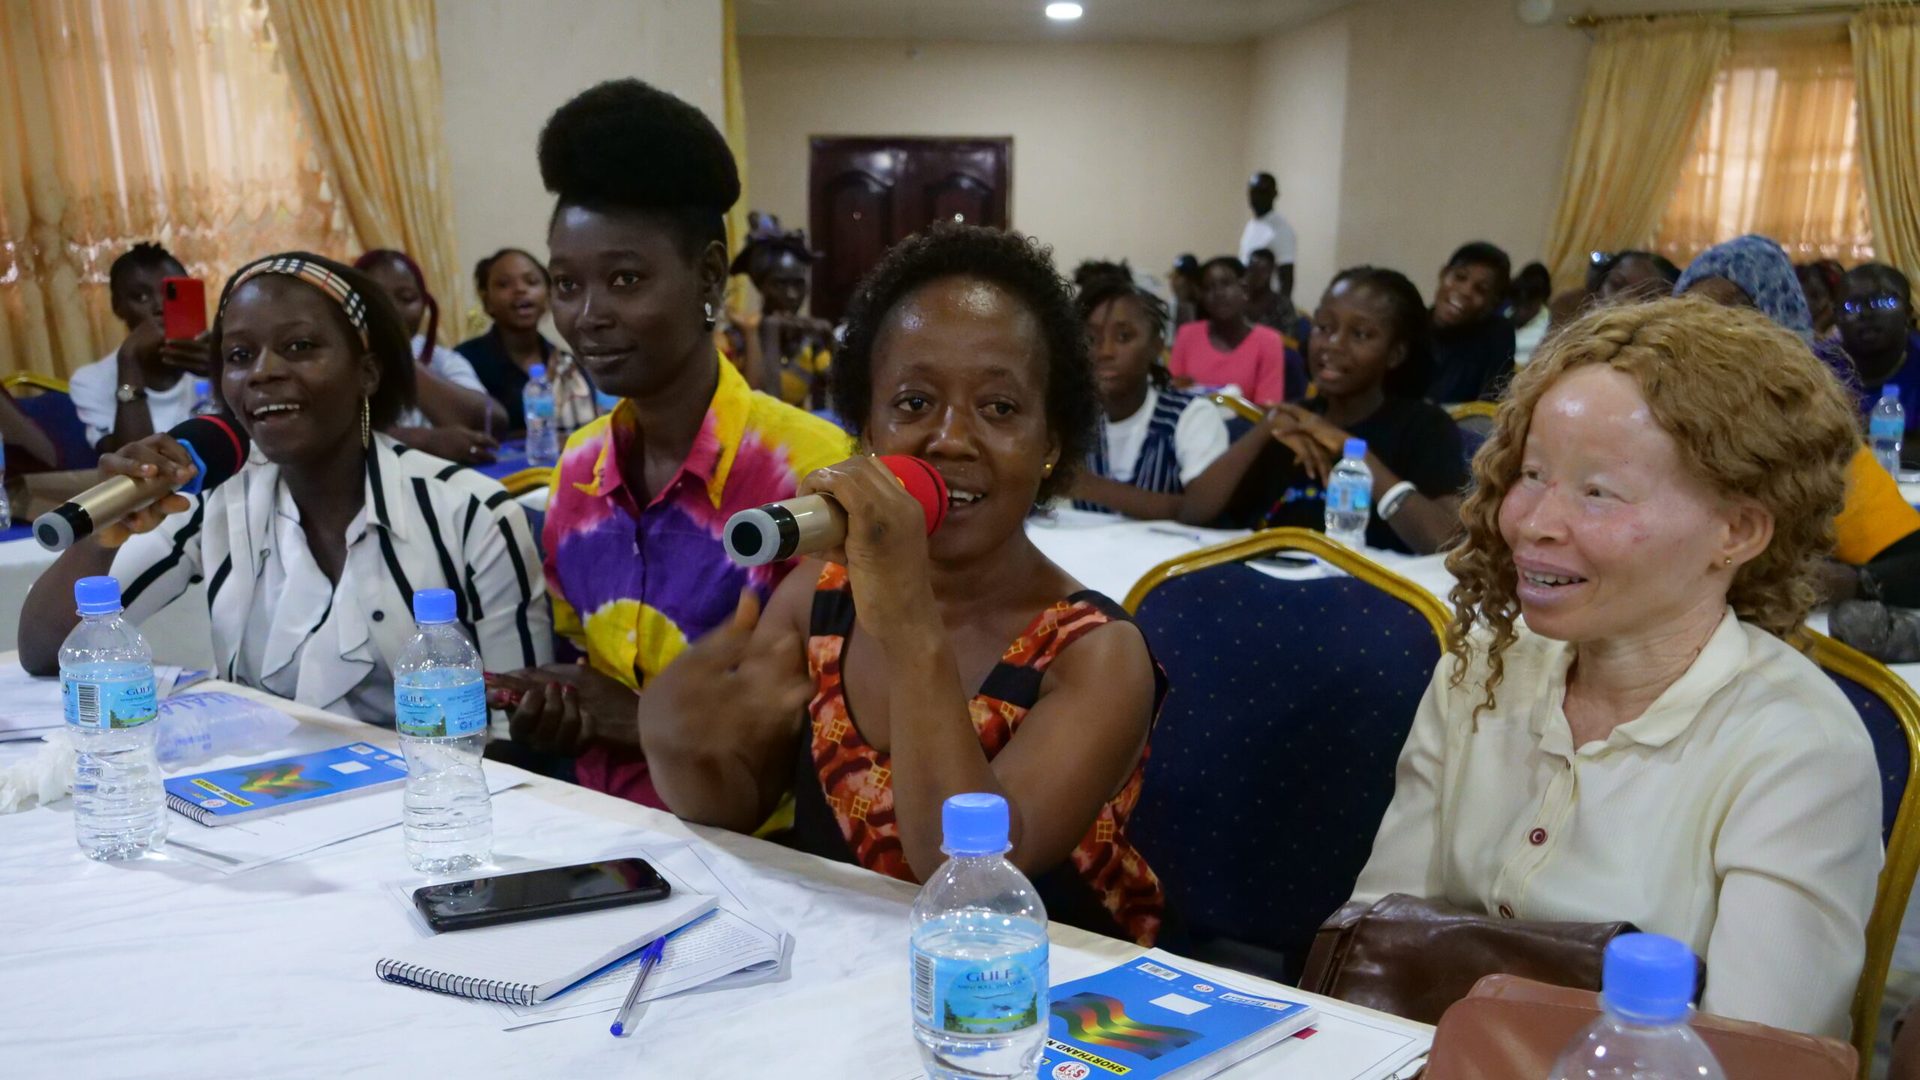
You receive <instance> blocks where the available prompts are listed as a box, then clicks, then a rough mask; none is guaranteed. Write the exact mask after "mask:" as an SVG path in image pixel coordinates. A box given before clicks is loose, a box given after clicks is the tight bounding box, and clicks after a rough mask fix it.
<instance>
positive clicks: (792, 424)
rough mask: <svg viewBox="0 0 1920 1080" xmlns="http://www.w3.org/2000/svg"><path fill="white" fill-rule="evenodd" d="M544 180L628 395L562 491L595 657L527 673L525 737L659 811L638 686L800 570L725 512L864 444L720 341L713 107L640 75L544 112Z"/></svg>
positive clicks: (573, 300) (556, 241)
mask: <svg viewBox="0 0 1920 1080" xmlns="http://www.w3.org/2000/svg"><path fill="white" fill-rule="evenodd" d="M540 174H541V177H542V179H544V180H545V181H546V185H547V188H548V189H549V190H551V191H553V192H554V193H555V194H556V195H558V196H559V202H558V205H557V206H556V208H555V210H554V215H553V222H552V224H551V226H550V228H549V231H548V236H547V243H548V246H549V247H550V249H551V252H552V263H551V266H550V270H551V272H552V275H553V293H552V296H553V300H552V303H553V317H554V323H555V325H556V327H557V328H558V329H559V331H560V334H561V336H562V337H564V338H566V340H567V344H568V345H569V346H570V347H571V348H572V349H573V351H574V354H575V355H576V356H578V357H579V359H580V361H581V363H582V364H583V365H585V367H586V368H587V371H588V372H589V374H590V375H591V376H592V378H593V380H594V382H595V384H596V385H598V386H599V387H600V388H601V389H602V390H603V391H606V392H607V393H611V394H615V395H618V396H619V397H620V398H621V399H622V400H621V402H620V404H619V406H618V407H617V408H615V409H614V410H613V411H612V412H611V413H610V414H608V415H607V416H603V417H601V418H599V419H598V420H595V421H594V422H592V423H590V424H588V425H587V426H586V427H584V428H581V429H580V430H579V431H578V432H576V433H574V435H573V437H572V438H571V439H569V440H568V441H567V446H566V449H565V451H564V452H563V453H562V454H561V457H560V463H559V465H558V466H557V467H556V468H555V469H554V476H553V482H552V486H551V487H550V488H549V492H550V494H549V502H548V506H547V521H546V528H545V530H544V533H543V541H544V545H543V546H544V549H545V552H546V556H545V570H546V576H547V582H548V588H549V594H550V595H551V597H552V599H553V609H554V629H555V630H556V631H557V632H559V633H560V634H561V635H563V636H565V637H566V638H567V639H568V640H569V641H571V642H572V643H573V644H575V645H576V646H578V647H579V648H580V649H581V650H582V651H583V652H585V654H586V659H585V661H584V663H582V664H580V665H577V666H574V667H571V668H568V667H564V666H561V667H553V668H548V669H542V670H535V671H525V672H519V673H517V674H518V675H520V676H521V677H523V678H529V679H534V680H539V682H540V685H538V686H536V687H535V688H534V689H532V690H530V691H528V692H527V693H526V694H525V696H524V697H522V698H520V699H519V700H518V702H517V705H516V706H515V708H514V713H513V716H512V731H513V737H514V740H515V741H516V742H519V743H523V744H525V745H527V746H530V747H532V748H533V749H536V750H540V751H545V752H553V753H561V754H566V755H570V756H575V755H577V760H576V762H575V772H576V776H577V778H578V780H579V781H580V782H581V783H582V784H585V785H586V786H588V787H591V788H595V789H597V790H600V791H606V792H610V793H612V794H615V795H620V796H623V797H625V798H628V799H632V800H634V801H636V802H642V803H646V804H648V805H652V806H660V805H662V804H661V802H660V799H659V797H658V796H657V795H656V794H655V793H654V789H653V784H652V781H651V779H650V777H649V775H648V770H647V764H646V759H645V757H644V756H643V755H642V754H641V752H640V747H639V733H638V729H637V726H636V724H635V722H634V717H635V713H636V707H637V703H638V698H637V696H636V695H637V694H638V693H640V692H642V691H644V690H645V688H646V685H647V682H648V680H650V679H652V678H653V677H654V676H655V675H657V674H658V673H659V672H660V670H661V669H662V668H664V667H666V666H667V665H668V664H670V663H672V662H673V659H674V658H675V657H676V656H678V655H679V654H680V652H681V650H683V649H684V648H685V647H686V644H687V642H688V641H689V640H691V639H694V638H697V637H699V636H701V635H702V634H705V633H706V632H707V631H708V630H710V629H712V628H713V627H715V626H717V625H719V624H720V623H721V622H722V621H723V620H725V619H726V618H727V616H728V615H729V614H731V613H732V611H733V610H734V606H735V605H736V604H737V603H738V602H739V599H740V594H741V592H742V591H743V590H751V591H753V592H754V593H756V594H758V595H759V596H760V597H761V598H762V599H764V598H765V597H766V596H767V595H768V594H770V593H771V592H772V591H773V588H774V586H775V585H777V584H779V580H780V578H781V577H782V576H784V574H785V572H786V570H787V569H788V565H789V564H778V565H775V566H766V567H757V568H754V569H751V570H749V569H744V568H742V567H738V566H735V565H734V564H733V563H732V562H731V561H730V560H729V559H728V558H727V555H726V552H725V550H724V549H723V548H722V546H721V541H720V530H721V526H722V525H723V524H724V523H725V521H726V520H727V518H728V517H729V516H730V515H732V514H733V513H734V512H735V511H738V510H741V509H744V508H747V507H751V506H758V505H760V504H762V503H766V502H771V501H774V500H778V499H784V498H790V497H792V496H793V494H794V490H795V487H796V485H797V484H798V482H799V480H800V478H801V477H803V476H805V475H807V474H808V473H810V472H812V471H813V470H815V469H818V468H821V467H822V466H825V465H829V464H832V463H833V462H836V461H839V460H841V459H843V458H845V457H846V456H847V452H848V446H849V440H848V438H847V436H846V435H845V434H844V433H843V432H841V431H840V430H839V429H838V428H836V427H834V426H833V425H831V424H829V423H827V422H826V421H823V420H819V419H816V418H815V417H812V416H809V415H807V414H806V413H804V412H801V411H800V410H798V409H794V408H792V407H790V406H787V405H784V404H782V403H780V402H778V401H775V400H774V399H772V398H770V397H767V396H766V395H764V394H760V393H756V392H754V391H752V390H751V389H749V388H748V386H747V384H746V381H745V380H744V379H742V378H741V376H740V375H739V373H738V372H737V371H735V370H734V369H733V367H732V366H731V365H729V364H726V363H723V362H721V360H720V357H719V354H718V353H717V352H716V351H715V349H714V346H713V335H712V328H713V313H714V312H716V311H717V310H719V306H720V297H721V292H722V290H723V289H724V287H725V284H726V271H727V257H726V227H725V223H724V215H725V213H726V211H727V208H728V207H730V206H732V205H733V203H734V201H735V200H736V199H738V198H739V195H740V181H739V176H738V173H737V172H736V170H735V168H734V163H733V158H732V156H731V155H730V154H729V152H728V150H727V146H726V141H725V140H724V139H723V138H722V137H721V135H720V133H719V132H718V131H717V130H715V129H714V127H713V124H712V123H711V122H710V121H708V120H707V119H706V117H705V116H704V115H702V114H701V113H700V111H699V110H698V109H695V108H694V107H693V106H691V105H688V104H687V103H685V102H683V101H681V100H680V99H678V98H676V97H673V96H672V95H670V94H667V93H664V92H662V91H660V90H656V89H654V88H653V87H650V86H648V85H646V84H644V83H641V82H639V81H637V80H633V79H624V80H619V81H615V82H608V83H602V84H601V85H599V86H596V87H594V88H593V89H591V90H588V91H586V92H585V93H583V94H581V95H579V96H578V97H576V98H574V99H573V100H572V101H570V102H568V103H567V104H565V105H563V106H561V107H560V109H559V110H558V111H557V112H555V113H554V115H553V117H552V119H550V120H549V121H548V122H547V126H546V129H545V130H544V131H542V132H541V134H540ZM498 703H499V704H502V705H505V704H506V703H507V702H506V701H505V700H504V696H503V697H502V699H500V700H498Z"/></svg>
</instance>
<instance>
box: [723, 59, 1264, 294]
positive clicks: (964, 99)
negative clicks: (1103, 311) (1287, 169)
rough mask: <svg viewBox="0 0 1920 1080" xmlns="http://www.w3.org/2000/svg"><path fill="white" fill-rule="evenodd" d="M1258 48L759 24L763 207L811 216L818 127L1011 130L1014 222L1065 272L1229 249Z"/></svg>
mask: <svg viewBox="0 0 1920 1080" xmlns="http://www.w3.org/2000/svg"><path fill="white" fill-rule="evenodd" d="M1251 56H1252V49H1251V47H1250V46H1244V45H1235V46H1182V45H1165V44H1156V45H1126V44H1113V45H1052V44H985V43H968V42H938V43H919V44H911V43H907V42H900V41H877V40H852V39H819V38H773V37H764V38H763V37H750V38H745V39H743V40H742V42H741V69H742V76H743V79H744V82H745V94H746V105H747V169H748V186H749V188H750V191H751V201H752V204H753V206H754V208H755V209H762V210H770V211H772V212H774V213H777V214H779V215H780V218H781V220H782V222H784V223H785V224H786V225H787V226H788V227H789V228H793V227H800V226H805V225H806V224H807V157H808V154H807V140H808V138H809V137H811V136H815V135H931V136H941V135H947V136H960V135H987V136H1007V135H1011V136H1012V137H1013V205H1012V208H1011V213H1012V217H1013V224H1014V227H1015V228H1017V229H1020V230H1022V231H1024V232H1029V233H1032V234H1034V235H1035V236H1037V237H1039V238H1040V239H1041V240H1043V241H1045V242H1046V243H1049V244H1052V245H1053V247H1054V249H1055V254H1056V258H1057V261H1058V262H1059V264H1060V266H1061V267H1062V269H1063V270H1064V269H1068V268H1071V267H1072V266H1073V264H1074V263H1076V262H1078V261H1079V260H1081V259H1084V258H1089V257H1111V258H1120V257H1126V258H1129V259H1131V260H1132V261H1133V262H1134V264H1135V265H1138V266H1141V267H1143V268H1146V269H1150V270H1153V271H1154V272H1156V273H1164V272H1165V270H1166V268H1167V267H1168V266H1169V265H1170V264H1171V263H1172V260H1173V257H1174V256H1175V255H1178V254H1179V253H1181V252H1183V251H1194V252H1197V253H1199V254H1200V255H1201V256H1202V257H1203V258H1204V257H1205V256H1206V255H1207V254H1209V253H1216V254H1217V253H1219V252H1224V251H1232V250H1233V249H1234V246H1235V244H1236V243H1237V242H1238V239H1239V235H1240V226H1241V222H1242V219H1243V218H1244V217H1245V213H1246V204H1245V195H1244V185H1245V177H1244V176H1243V175H1242V173H1243V171H1244V169H1245V162H1246V117H1247V110H1248V75H1249V68H1250V61H1251Z"/></svg>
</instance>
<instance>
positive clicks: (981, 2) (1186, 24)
mask: <svg viewBox="0 0 1920 1080" xmlns="http://www.w3.org/2000/svg"><path fill="white" fill-rule="evenodd" d="M1356 2H1358V0H1080V4H1081V6H1082V7H1084V8H1085V9H1086V14H1085V15H1084V16H1082V17H1081V18H1079V19H1077V20H1075V21H1073V22H1068V23H1056V22H1052V21H1050V20H1048V19H1047V17H1046V16H1045V15H1043V14H1042V13H1041V12H1042V9H1043V8H1044V7H1045V6H1046V3H1045V0H740V2H739V6H738V7H737V8H736V9H735V14H736V17H737V18H738V19H739V20H740V24H739V25H740V32H741V33H742V34H749V35H766V36H772V35H786V36H795V37H835V38H841V37H871V38H909V39H918V40H923V41H950V40H967V41H1186V42H1232V41H1245V40H1247V39H1249V38H1254V37H1258V36H1260V35H1262V34H1269V33H1273V32H1274V31H1277V30H1284V29H1287V28H1288V27H1292V26H1299V25H1301V24H1303V23H1307V22H1311V21H1312V20H1314V19H1316V18H1318V17H1319V16H1321V15H1324V14H1326V13H1327V12H1329V11H1334V10H1336V9H1338V8H1343V7H1347V6H1349V5H1351V4H1354V3H1356Z"/></svg>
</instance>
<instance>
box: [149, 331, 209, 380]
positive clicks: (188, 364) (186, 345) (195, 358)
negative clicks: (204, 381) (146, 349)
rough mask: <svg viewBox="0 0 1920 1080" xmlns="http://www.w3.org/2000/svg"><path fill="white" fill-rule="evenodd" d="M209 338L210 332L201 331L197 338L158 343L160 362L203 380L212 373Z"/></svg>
mask: <svg viewBox="0 0 1920 1080" xmlns="http://www.w3.org/2000/svg"><path fill="white" fill-rule="evenodd" d="M211 337H212V333H211V331H203V332H202V333H201V334H200V336H198V337H192V338H184V339H178V340H172V339H170V340H167V341H163V342H161V343H160V351H159V355H160V362H161V363H163V364H165V365H167V366H168V367H176V368H179V369H180V370H182V371H184V372H187V373H188V374H190V375H197V376H199V377H201V378H205V377H206V376H207V375H208V374H209V373H211V372H212V371H213V348H212V345H211V344H210V339H211Z"/></svg>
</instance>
